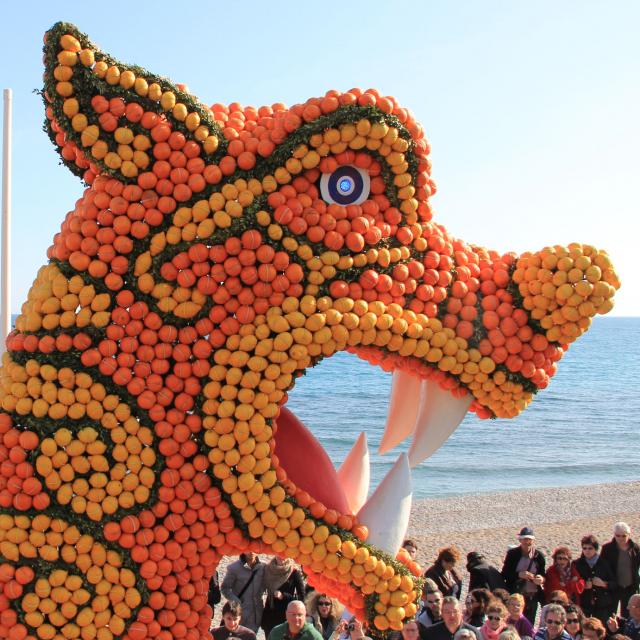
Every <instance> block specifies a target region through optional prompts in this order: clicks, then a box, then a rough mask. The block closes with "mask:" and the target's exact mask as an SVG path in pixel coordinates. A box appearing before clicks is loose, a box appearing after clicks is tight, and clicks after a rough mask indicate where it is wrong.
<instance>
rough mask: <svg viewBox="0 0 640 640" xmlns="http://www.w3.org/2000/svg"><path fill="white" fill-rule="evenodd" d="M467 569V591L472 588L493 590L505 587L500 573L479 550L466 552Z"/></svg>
mask: <svg viewBox="0 0 640 640" xmlns="http://www.w3.org/2000/svg"><path fill="white" fill-rule="evenodd" d="M467 571H468V572H469V591H473V590H474V589H489V591H495V590H496V589H504V588H505V583H504V578H503V577H502V574H501V573H500V572H499V571H498V570H497V569H496V568H495V567H494V566H493V565H490V564H489V563H488V562H487V559H486V558H485V557H484V555H483V554H482V553H480V552H479V551H471V552H469V553H468V554H467Z"/></svg>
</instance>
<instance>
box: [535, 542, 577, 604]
mask: <svg viewBox="0 0 640 640" xmlns="http://www.w3.org/2000/svg"><path fill="white" fill-rule="evenodd" d="M551 557H552V558H553V564H552V565H551V566H550V567H549V568H548V569H547V573H546V574H545V577H544V596H545V602H546V603H547V604H548V603H549V602H551V594H552V592H554V591H564V592H565V593H566V594H567V597H568V599H569V600H570V601H571V602H574V603H575V602H578V601H579V599H580V594H581V593H582V592H583V591H584V580H583V578H582V577H581V576H580V574H579V573H578V571H577V569H576V568H575V567H574V566H573V565H572V564H571V559H572V558H571V549H569V547H564V546H563V547H557V548H556V549H554V551H553V554H552V556H551Z"/></svg>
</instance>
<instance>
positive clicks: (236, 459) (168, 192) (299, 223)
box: [0, 23, 619, 640]
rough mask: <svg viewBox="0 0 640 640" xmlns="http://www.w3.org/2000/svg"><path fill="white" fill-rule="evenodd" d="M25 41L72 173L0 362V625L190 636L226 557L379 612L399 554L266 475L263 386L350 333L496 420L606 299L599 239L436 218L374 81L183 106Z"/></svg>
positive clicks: (98, 61)
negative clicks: (293, 574) (72, 196)
mask: <svg viewBox="0 0 640 640" xmlns="http://www.w3.org/2000/svg"><path fill="white" fill-rule="evenodd" d="M44 54H45V55H44V60H45V87H44V92H43V97H44V102H45V112H46V130H47V132H48V134H49V136H50V138H51V140H52V143H53V144H54V145H55V147H56V149H57V150H58V152H59V154H60V156H61V158H62V161H63V163H64V164H65V165H66V166H67V167H68V168H69V169H70V170H71V171H73V173H75V174H76V175H77V176H79V177H80V178H81V179H82V180H83V181H84V183H85V185H86V186H85V189H84V191H83V193H82V194H81V197H80V199H78V200H77V202H76V204H75V205H74V207H73V208H72V210H70V211H69V212H68V213H67V215H66V217H65V218H64V221H63V222H62V225H61V227H60V231H59V233H57V234H56V235H55V237H54V239H53V243H52V245H51V247H50V248H49V250H48V254H47V257H48V259H49V260H48V263H47V264H46V265H45V266H43V267H41V268H40V269H39V271H38V272H37V276H36V278H35V281H34V283H33V286H32V288H31V290H30V291H29V294H28V297H27V300H26V302H25V303H24V305H23V307H22V312H21V314H20V316H19V317H18V319H17V321H16V329H15V331H14V332H13V333H12V334H11V335H10V336H9V338H8V341H7V351H6V352H5V353H4V355H3V357H2V365H1V368H0V460H1V463H0V637H3V638H12V639H14V640H22V639H23V638H29V639H41V640H52V639H54V638H56V639H57V638H61V637H62V638H69V639H73V638H78V637H82V638H83V639H85V640H92V639H93V638H99V640H111V639H112V638H119V637H122V638H128V639H130V640H143V639H145V638H154V639H158V640H171V639H173V638H186V639H188V640H197V639H199V638H206V637H208V634H209V631H208V629H209V623H210V617H211V610H210V608H209V606H208V604H207V588H208V582H209V579H210V578H211V576H212V575H213V573H214V571H215V568H216V566H217V564H218V562H219V560H220V558H221V557H222V556H223V555H227V554H237V553H239V552H241V551H246V550H252V551H256V552H266V553H275V554H279V555H283V556H287V557H290V558H293V559H294V560H296V561H297V562H298V563H300V564H301V565H302V566H303V568H304V570H305V572H306V573H307V575H308V577H309V582H310V583H311V584H312V585H314V586H315V587H316V589H320V590H322V591H324V592H326V593H327V594H329V595H332V596H335V597H337V598H339V599H340V600H341V601H342V602H343V603H344V604H345V605H346V606H347V607H348V608H349V609H350V611H352V612H353V613H354V614H355V615H356V616H358V617H359V618H360V619H363V620H365V619H366V620H368V622H369V625H370V634H372V635H375V636H376V637H378V636H383V635H385V634H386V633H387V632H389V631H393V630H398V629H400V628H401V627H402V623H403V620H405V619H407V618H410V617H412V616H413V615H415V613H416V609H417V605H416V603H417V601H418V599H419V595H420V590H421V580H420V578H419V575H420V573H421V570H420V567H419V566H418V565H416V564H415V563H414V562H412V561H411V559H410V558H409V557H407V556H406V554H405V555H403V554H400V555H399V556H398V558H397V559H396V558H392V557H390V556H388V555H386V554H385V553H383V552H382V551H380V550H379V549H376V548H374V547H373V546H371V545H368V544H367V543H366V540H367V536H368V531H367V528H366V526H364V525H363V524H362V523H359V522H358V519H357V517H355V516H353V515H351V514H348V513H339V512H338V511H337V510H336V509H334V508H331V507H330V506H328V505H325V504H323V503H322V501H319V500H317V499H316V498H314V496H312V495H310V494H309V493H308V492H307V491H305V490H304V489H302V488H300V487H297V486H296V485H295V483H294V482H293V481H292V480H291V479H290V478H289V477H288V476H287V471H286V469H285V468H283V467H282V466H281V465H280V463H279V460H278V457H277V455H276V454H275V453H274V450H275V444H274V442H275V441H274V436H275V433H276V431H277V423H276V419H277V417H278V414H279V411H280V408H281V407H282V406H283V404H284V403H285V402H286V399H287V392H288V391H289V390H290V389H291V388H292V387H293V385H294V382H295V379H296V378H297V377H298V376H300V375H301V374H302V373H303V372H304V371H305V369H307V368H309V367H311V366H313V365H314V364H315V363H316V362H318V361H319V360H320V359H322V358H325V357H329V356H331V355H333V354H334V353H336V352H338V351H341V350H349V351H351V352H353V353H356V354H357V355H358V356H360V357H361V358H364V359H365V360H368V361H369V362H371V363H372V364H375V365H378V366H380V367H382V368H383V369H384V370H386V371H390V370H394V369H404V370H406V371H410V372H411V373H412V374H413V375H415V376H418V377H420V378H422V379H431V380H433V381H435V382H437V383H438V384H439V385H440V386H441V387H442V388H443V389H445V390H448V392H450V393H451V394H453V395H455V396H464V395H466V394H470V395H471V396H472V398H473V402H472V404H471V408H470V410H471V411H474V412H475V413H476V414H477V415H479V416H480V417H482V418H488V417H493V416H498V417H513V416H516V415H517V414H519V413H520V412H521V411H522V410H524V409H525V408H526V406H527V405H528V404H529V403H530V401H531V400H532V399H533V396H534V394H535V393H536V392H537V391H538V390H539V389H543V388H544V387H546V386H547V385H548V383H549V379H550V377H551V376H553V374H554V373H555V371H556V368H557V366H558V362H559V360H560V359H561V358H562V355H563V354H564V352H565V351H566V349H567V348H568V345H569V344H570V343H572V342H573V341H574V340H575V339H576V338H578V337H579V336H580V335H581V334H582V333H584V331H586V330H587V328H588V326H589V323H590V321H591V318H592V317H593V316H594V315H595V314H598V313H606V312H607V311H609V310H610V309H611V307H612V299H613V295H614V293H615V290H616V289H617V288H618V287H619V282H618V279H617V276H616V274H615V271H614V269H613V267H612V265H611V262H610V260H609V258H608V256H607V254H606V253H605V252H603V251H601V250H599V249H596V248H595V247H592V246H589V245H582V244H577V243H576V244H571V245H569V246H567V247H562V246H548V247H545V248H544V249H542V250H541V251H535V252H531V253H525V254H523V255H521V256H516V255H515V254H512V253H507V254H504V255H500V254H498V253H496V252H495V251H491V250H488V249H484V248H482V247H477V246H474V245H471V244H468V243H466V242H464V241H462V240H459V239H456V238H453V237H452V236H450V235H449V233H448V232H447V231H446V230H445V229H444V228H443V227H442V226H441V225H439V224H438V223H436V222H435V221H434V220H433V211H432V207H431V204H430V200H429V199H430V196H431V195H432V194H433V193H434V192H435V189H436V187H435V184H434V182H433V180H432V178H431V163H430V160H429V152H430V148H429V144H428V142H427V140H426V138H425V137H424V132H423V129H422V127H421V126H420V124H418V123H417V122H416V121H415V119H414V117H413V115H412V113H411V112H410V111H409V110H408V109H405V108H403V107H401V106H400V105H399V104H398V102H397V101H396V100H395V99H394V98H392V97H387V96H383V95H381V94H380V93H379V92H378V91H376V90H374V89H368V90H366V91H363V90H361V89H352V90H350V91H347V92H339V91H335V90H331V91H328V92H327V93H326V94H325V95H324V96H322V97H319V98H311V99H309V100H307V101H306V102H305V103H304V104H297V105H294V106H292V107H290V108H287V107H285V106H284V105H282V104H280V103H277V104H273V105H271V106H264V107H260V108H254V107H246V106H242V105H240V104H238V103H232V104H230V105H222V104H217V103H216V104H214V105H212V106H211V107H206V106H204V105H203V104H202V103H201V102H200V101H199V100H197V99H196V98H195V97H194V96H192V95H191V94H190V93H189V92H188V91H187V90H186V88H185V87H182V86H179V85H174V84H172V83H171V82H170V81H168V80H167V79H166V78H164V77H161V76H157V75H154V74H152V73H150V72H148V71H146V70H144V69H141V68H140V67H137V66H133V65H126V64H123V63H120V62H118V61H116V60H115V59H113V58H112V57H110V56H109V55H107V54H105V53H104V52H102V51H100V50H99V49H98V48H97V47H96V46H95V45H94V44H92V43H91V41H90V40H89V39H88V38H87V37H86V36H85V35H84V34H82V33H80V32H79V31H78V29H77V28H75V27H74V26H73V25H69V24H65V23H58V24H56V25H54V26H53V27H52V28H51V30H49V31H48V32H47V34H46V37H45V45H44Z"/></svg>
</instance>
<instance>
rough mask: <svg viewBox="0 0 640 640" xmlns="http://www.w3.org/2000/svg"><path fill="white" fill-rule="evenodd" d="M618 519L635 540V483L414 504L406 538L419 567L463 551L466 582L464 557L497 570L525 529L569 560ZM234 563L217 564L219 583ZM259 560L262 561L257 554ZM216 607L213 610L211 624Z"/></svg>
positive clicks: (638, 505)
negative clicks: (563, 549) (477, 556)
mask: <svg viewBox="0 0 640 640" xmlns="http://www.w3.org/2000/svg"><path fill="white" fill-rule="evenodd" d="M620 520H623V521H625V522H627V523H628V524H629V525H630V526H631V530H632V537H636V538H638V539H640V533H639V532H640V482H626V483H620V484H599V485H591V486H581V487H564V488H558V489H556V488H554V489H534V490H525V491H512V492H504V493H489V494H480V495H468V496H461V497H454V498H438V499H428V500H419V501H416V502H415V503H414V505H413V508H412V511H411V520H410V522H409V529H408V531H407V537H411V538H413V539H414V540H416V541H417V543H418V556H417V560H418V562H419V563H420V564H421V565H422V566H423V568H425V569H426V568H427V567H429V566H430V565H431V564H432V562H433V561H434V560H435V557H436V555H437V553H438V549H439V548H440V547H444V546H448V545H452V544H454V545H456V546H457V547H458V548H459V549H460V550H461V551H462V553H463V558H462V561H461V563H460V565H461V566H458V567H456V568H457V570H458V572H459V573H460V575H461V576H462V578H463V580H464V582H465V583H467V582H468V574H467V571H466V568H465V564H466V559H465V556H466V554H467V553H468V552H469V551H482V552H483V553H484V554H485V555H486V557H487V559H488V560H489V561H490V562H491V563H493V564H495V565H496V566H497V567H498V569H500V568H501V567H502V560H503V558H504V555H505V553H506V551H507V549H508V548H509V547H510V546H513V545H516V544H517V543H518V540H517V534H518V531H520V529H521V528H522V527H523V526H525V525H526V526H529V527H532V528H533V529H534V532H535V535H536V544H537V547H538V548H539V549H540V550H541V551H542V552H543V553H544V554H545V556H546V557H547V558H548V559H549V558H550V556H551V553H552V551H553V549H554V548H555V547H556V546H558V545H560V544H563V545H567V546H568V547H569V548H570V549H572V551H573V554H574V556H573V557H574V558H575V557H577V556H578V555H580V551H579V549H580V538H581V537H582V536H583V535H585V534H587V533H592V534H594V535H596V537H597V538H598V539H599V540H600V541H601V542H606V541H608V540H610V539H611V538H612V528H613V524H614V523H615V522H618V521H620ZM235 559H236V558H233V557H232V558H225V559H224V560H223V562H221V563H220V567H219V572H220V580H222V578H223V577H224V574H225V570H226V566H227V565H228V563H229V562H232V561H233V560H235ZM262 560H264V561H268V558H267V557H264V556H262ZM464 590H465V589H464V587H463V591H464ZM221 608H222V607H221V605H218V606H217V607H216V612H215V613H216V616H215V620H216V623H217V621H218V619H219V616H220V610H221Z"/></svg>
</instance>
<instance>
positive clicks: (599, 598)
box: [573, 535, 616, 625]
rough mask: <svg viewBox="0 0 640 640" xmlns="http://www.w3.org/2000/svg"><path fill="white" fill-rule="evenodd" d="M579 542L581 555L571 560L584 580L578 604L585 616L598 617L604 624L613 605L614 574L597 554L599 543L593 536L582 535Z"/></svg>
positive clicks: (612, 610)
mask: <svg viewBox="0 0 640 640" xmlns="http://www.w3.org/2000/svg"><path fill="white" fill-rule="evenodd" d="M581 544H582V555H581V556H580V557H579V558H578V559H577V560H574V562H573V566H574V567H575V568H576V570H577V571H578V573H579V574H580V576H581V577H582V578H583V579H584V581H585V584H584V591H583V592H582V595H581V596H580V606H581V607H582V610H583V611H584V614H585V616H587V617H591V616H593V617H594V618H598V619H599V620H600V621H601V622H602V624H604V625H606V624H607V620H608V619H609V617H610V616H611V615H613V612H614V607H615V598H614V590H615V588H616V581H615V576H614V574H613V571H612V570H611V567H609V565H608V564H607V562H606V561H605V560H604V559H603V558H602V557H601V556H600V555H599V554H598V551H599V549H600V543H599V542H598V539H597V538H596V537H595V536H592V535H588V536H584V538H582V540H581Z"/></svg>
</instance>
